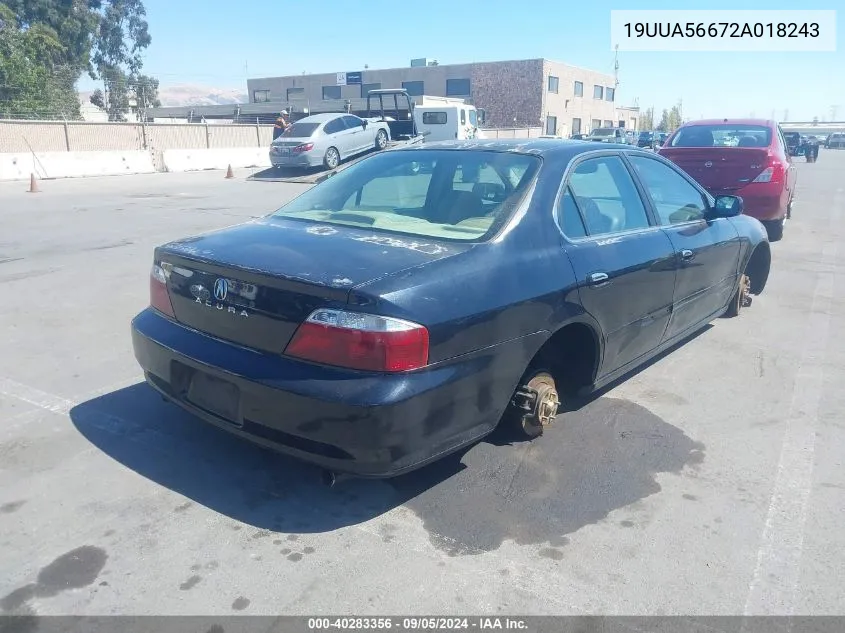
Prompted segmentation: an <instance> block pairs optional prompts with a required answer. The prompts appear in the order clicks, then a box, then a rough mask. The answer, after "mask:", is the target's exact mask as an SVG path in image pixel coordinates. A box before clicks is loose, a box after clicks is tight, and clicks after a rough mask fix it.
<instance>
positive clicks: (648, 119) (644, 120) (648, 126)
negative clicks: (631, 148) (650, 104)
mask: <svg viewBox="0 0 845 633" xmlns="http://www.w3.org/2000/svg"><path fill="white" fill-rule="evenodd" d="M639 126H640V129H641V130H653V129H654V108H649V109H647V110H646V111H645V112H643V113H642V114H640V123H639Z"/></svg>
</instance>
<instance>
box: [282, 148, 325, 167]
mask: <svg viewBox="0 0 845 633" xmlns="http://www.w3.org/2000/svg"><path fill="white" fill-rule="evenodd" d="M270 164H271V165H273V167H316V166H318V165H322V164H323V159H322V158H321V157H319V156H315V155H313V154H312V153H311V152H307V153H301V154H273V153H272V152H271V153H270Z"/></svg>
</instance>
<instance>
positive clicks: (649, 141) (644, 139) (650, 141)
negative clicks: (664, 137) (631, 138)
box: [637, 130, 655, 147]
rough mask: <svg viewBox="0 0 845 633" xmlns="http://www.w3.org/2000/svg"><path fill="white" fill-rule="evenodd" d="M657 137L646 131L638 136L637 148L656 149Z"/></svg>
mask: <svg viewBox="0 0 845 633" xmlns="http://www.w3.org/2000/svg"><path fill="white" fill-rule="evenodd" d="M654 143H655V135H654V132H652V131H650V130H644V131H642V132H640V133H639V135H638V136H637V147H654Z"/></svg>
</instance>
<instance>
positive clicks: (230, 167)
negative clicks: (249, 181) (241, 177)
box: [226, 165, 235, 178]
mask: <svg viewBox="0 0 845 633" xmlns="http://www.w3.org/2000/svg"><path fill="white" fill-rule="evenodd" d="M234 177H235V174H233V173H232V165H229V169H227V170H226V178H234Z"/></svg>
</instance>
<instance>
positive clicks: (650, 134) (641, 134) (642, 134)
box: [640, 132, 653, 138]
mask: <svg viewBox="0 0 845 633" xmlns="http://www.w3.org/2000/svg"><path fill="white" fill-rule="evenodd" d="M652 136H653V135H652V133H651V132H640V138H651V137H652Z"/></svg>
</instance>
